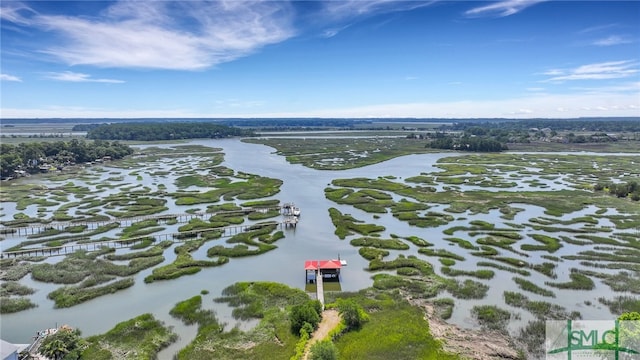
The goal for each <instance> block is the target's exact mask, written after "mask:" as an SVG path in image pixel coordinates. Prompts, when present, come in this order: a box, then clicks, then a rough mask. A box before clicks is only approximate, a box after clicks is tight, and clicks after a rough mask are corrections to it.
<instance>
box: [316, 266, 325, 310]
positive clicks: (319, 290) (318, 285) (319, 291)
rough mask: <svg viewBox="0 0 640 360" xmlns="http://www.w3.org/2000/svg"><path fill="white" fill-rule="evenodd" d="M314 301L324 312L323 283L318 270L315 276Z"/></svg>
mask: <svg viewBox="0 0 640 360" xmlns="http://www.w3.org/2000/svg"><path fill="white" fill-rule="evenodd" d="M316 299H318V301H320V304H322V310H324V282H323V280H322V273H320V269H318V273H317V276H316Z"/></svg>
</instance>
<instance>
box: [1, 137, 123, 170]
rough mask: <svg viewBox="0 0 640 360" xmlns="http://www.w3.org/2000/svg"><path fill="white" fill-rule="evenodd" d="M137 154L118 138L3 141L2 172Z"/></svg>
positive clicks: (38, 168) (37, 168)
mask: <svg viewBox="0 0 640 360" xmlns="http://www.w3.org/2000/svg"><path fill="white" fill-rule="evenodd" d="M130 154H133V149H132V148H130V147H129V146H127V145H123V144H120V143H118V142H117V141H113V142H109V141H101V140H96V141H91V142H86V141H82V140H78V139H73V140H71V141H55V142H24V143H20V144H17V145H10V144H0V175H1V176H2V177H3V178H5V177H9V176H13V175H14V174H15V172H16V171H17V170H23V171H26V172H29V173H34V172H38V171H40V167H45V168H48V167H51V166H54V167H59V166H64V165H68V164H72V163H87V162H91V161H95V160H97V159H100V160H102V159H103V158H105V157H107V156H108V157H110V158H111V159H120V158H123V157H125V156H127V155H130Z"/></svg>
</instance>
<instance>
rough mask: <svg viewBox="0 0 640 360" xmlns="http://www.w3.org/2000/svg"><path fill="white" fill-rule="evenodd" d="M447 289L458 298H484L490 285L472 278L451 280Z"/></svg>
mask: <svg viewBox="0 0 640 360" xmlns="http://www.w3.org/2000/svg"><path fill="white" fill-rule="evenodd" d="M447 290H448V291H449V292H450V293H451V295H453V296H454V297H455V298H458V299H482V298H484V297H485V296H487V291H488V290H489V286H488V285H485V284H483V283H481V282H478V281H473V280H471V279H467V280H465V281H463V282H459V281H455V280H449V281H448V282H447Z"/></svg>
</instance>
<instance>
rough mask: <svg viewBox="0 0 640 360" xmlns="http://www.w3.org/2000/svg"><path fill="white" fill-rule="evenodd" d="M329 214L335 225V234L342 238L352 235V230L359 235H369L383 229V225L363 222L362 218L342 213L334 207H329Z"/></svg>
mask: <svg viewBox="0 0 640 360" xmlns="http://www.w3.org/2000/svg"><path fill="white" fill-rule="evenodd" d="M329 216H330V217H331V221H332V222H333V225H334V226H335V227H336V230H335V234H336V235H337V236H338V237H339V238H340V239H344V238H346V237H347V236H349V235H353V234H354V232H355V233H358V234H360V235H369V234H372V233H377V232H381V231H384V230H385V227H384V226H381V225H375V224H364V223H363V221H362V220H357V219H356V218H354V217H353V216H351V215H348V214H342V213H341V212H340V211H339V210H338V209H336V208H329Z"/></svg>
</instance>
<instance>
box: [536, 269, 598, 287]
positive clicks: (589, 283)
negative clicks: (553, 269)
mask: <svg viewBox="0 0 640 360" xmlns="http://www.w3.org/2000/svg"><path fill="white" fill-rule="evenodd" d="M569 278H570V279H571V281H568V282H563V283H556V282H551V281H547V282H545V284H546V285H548V286H553V287H556V288H559V289H573V290H592V289H593V288H595V286H596V285H595V284H594V282H593V280H591V278H589V277H588V276H587V275H584V274H582V273H579V272H576V271H572V272H571V273H570V274H569Z"/></svg>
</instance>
